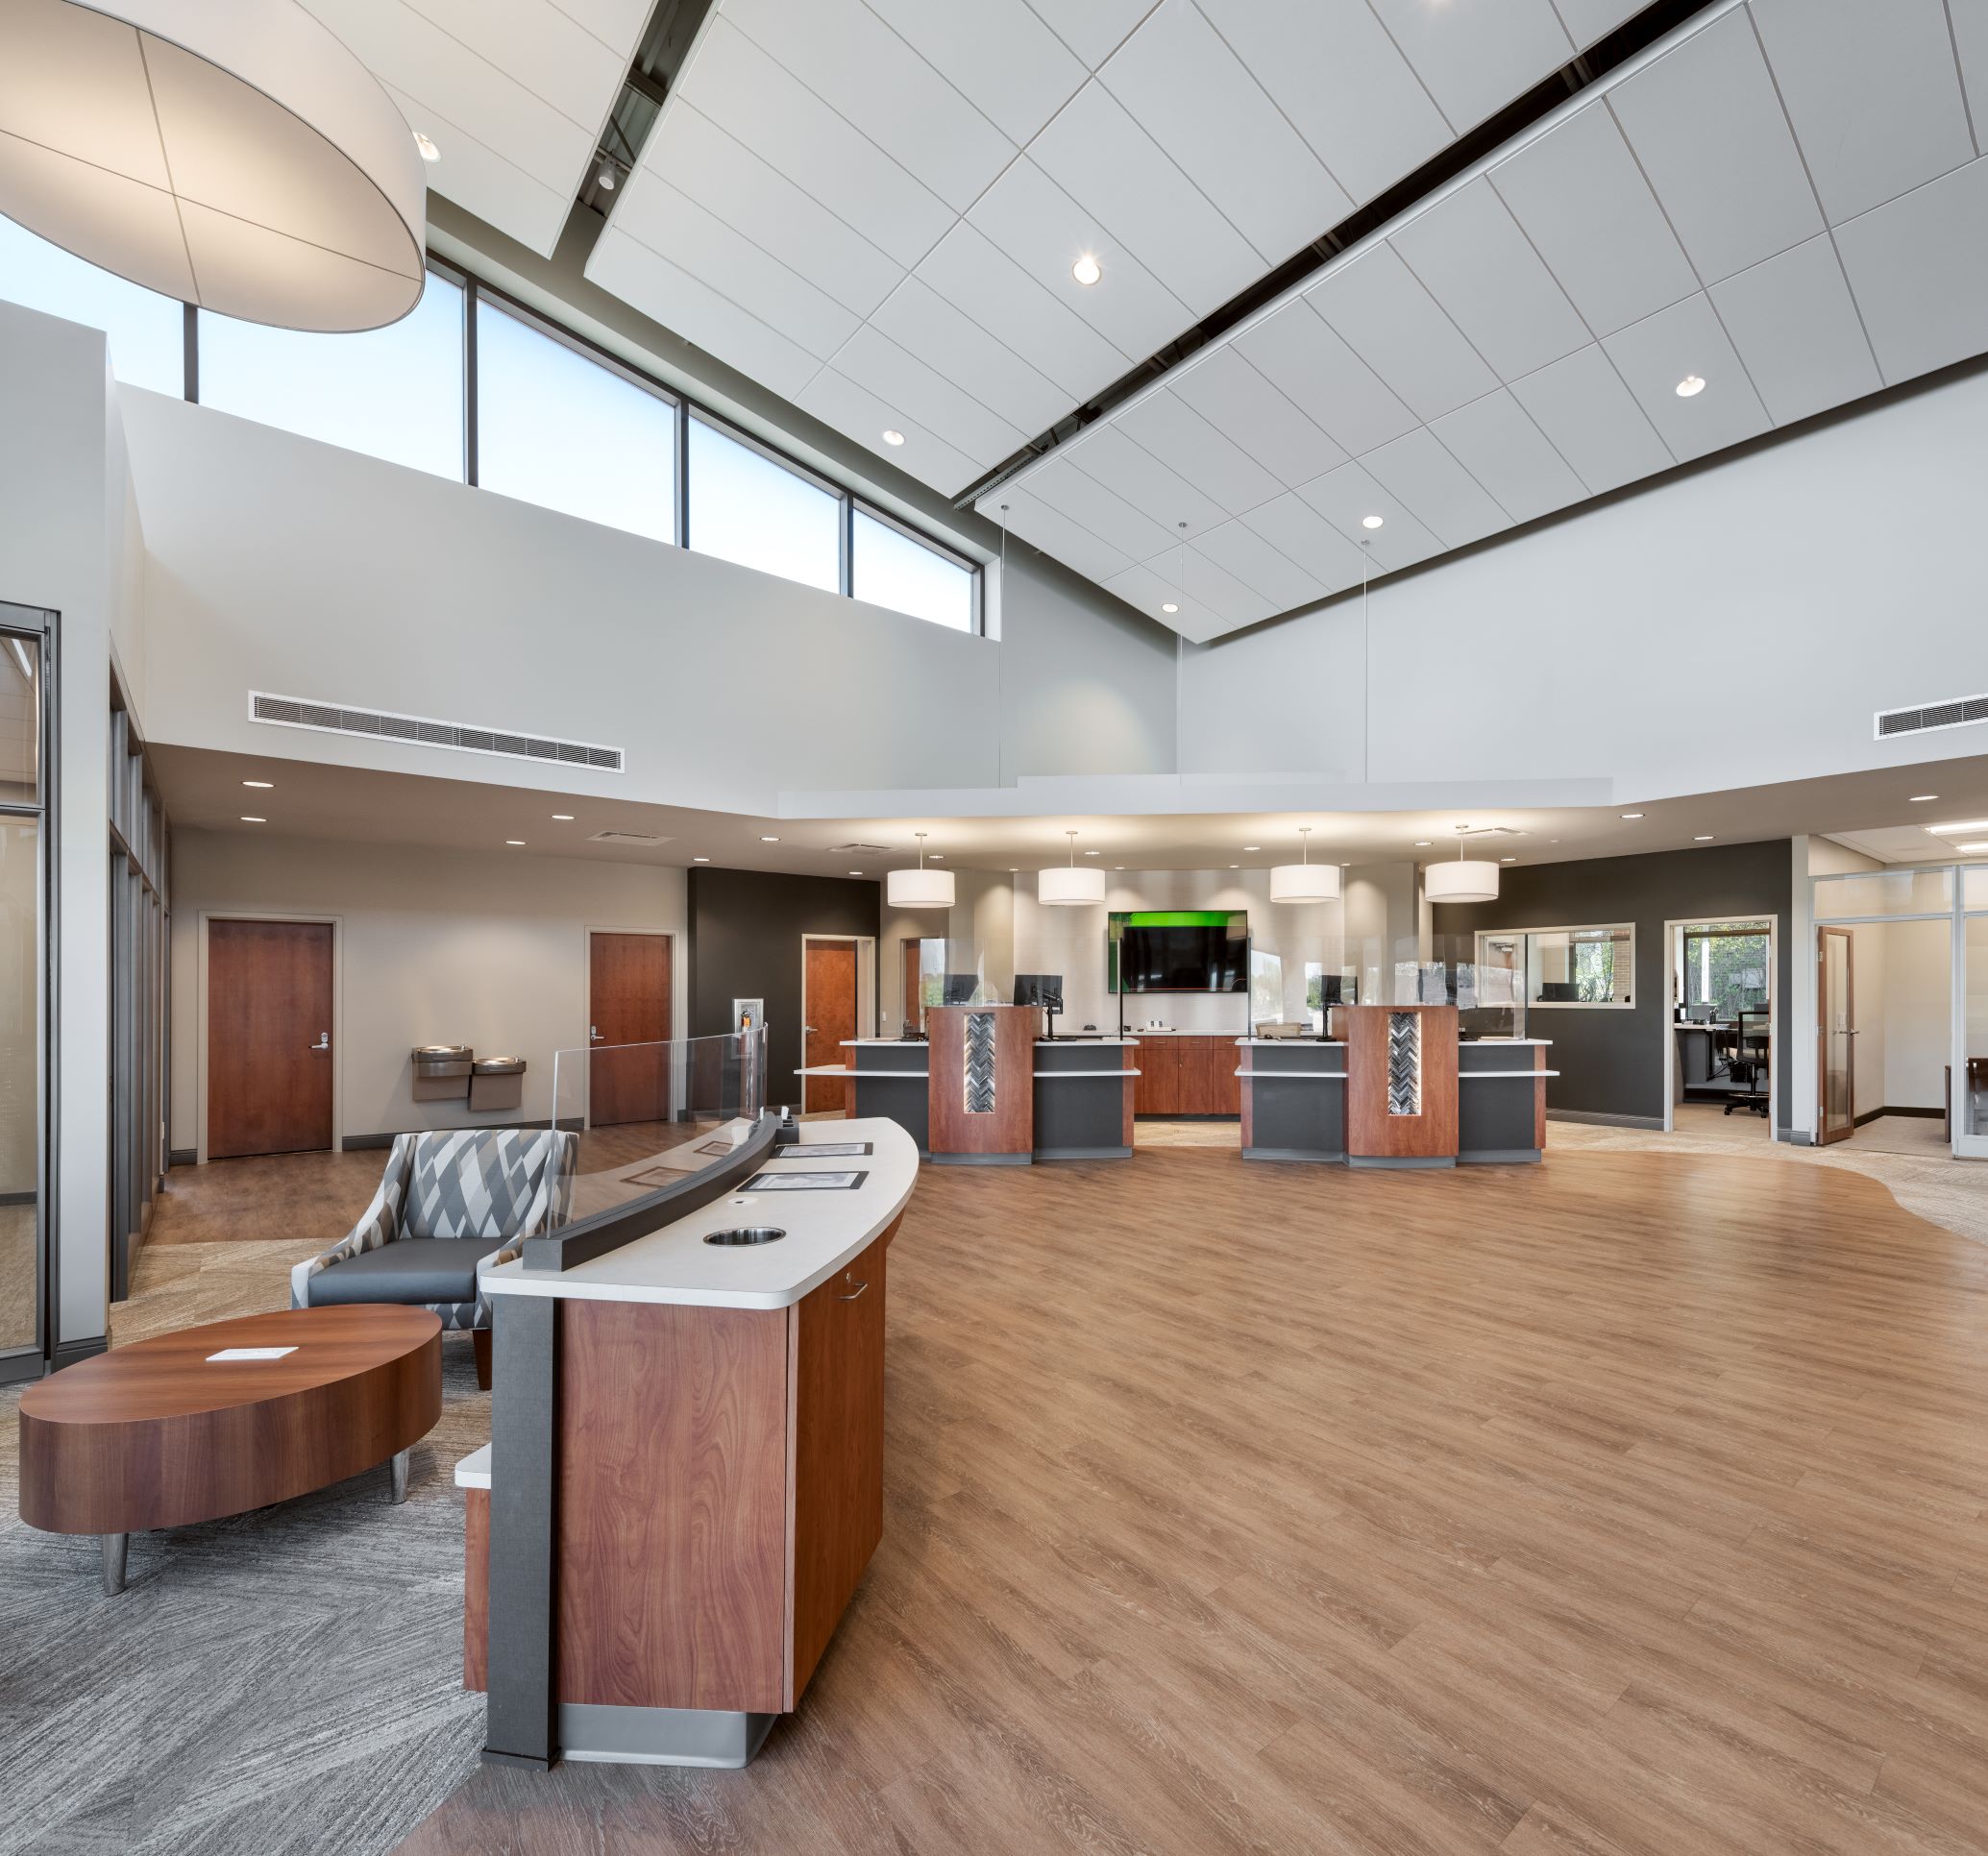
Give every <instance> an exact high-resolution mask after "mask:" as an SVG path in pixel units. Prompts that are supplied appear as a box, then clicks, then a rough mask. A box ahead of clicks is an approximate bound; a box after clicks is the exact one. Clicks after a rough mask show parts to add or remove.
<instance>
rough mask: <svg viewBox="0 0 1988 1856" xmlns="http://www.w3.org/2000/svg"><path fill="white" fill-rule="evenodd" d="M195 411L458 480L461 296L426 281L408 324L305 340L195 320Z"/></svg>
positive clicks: (228, 322) (210, 317) (440, 281)
mask: <svg viewBox="0 0 1988 1856" xmlns="http://www.w3.org/2000/svg"><path fill="white" fill-rule="evenodd" d="M200 401H201V404H203V405H207V406H215V407H218V408H219V409H220V410H221V411H222V412H233V413H238V414H239V415H240V416H241V417H242V418H244V419H256V420H259V421H260V422H261V423H262V424H263V425H265V426H281V427H282V428H283V429H284V430H285V431H294V432H299V433H301V434H302V435H303V436H304V437H306V438H318V439H322V440H323V441H324V442H325V443H326V444H328V445H342V446H344V447H345V449H346V450H347V451H352V452H366V453H367V455H369V456H371V457H383V458H384V459H386V461H387V462H388V463H390V464H406V465H411V466H412V467H413V468H414V469H415V470H417V471H428V472H431V473H432V474H433V475H434V476H453V477H455V478H456V479H458V480H460V478H461V476H462V289H461V286H460V285H458V284H455V283H452V282H451V281H449V280H448V279H447V278H444V277H437V276H436V275H435V274H434V273H433V272H430V274H429V279H428V288H427V289H426V290H425V291H424V292H423V294H422V298H421V302H420V305H418V306H417V307H416V309H415V310H414V312H413V314H412V315H409V316H405V317H403V318H402V319H401V320H400V321H399V322H396V323H391V324H389V325H388V326H387V327H386V328H384V329H374V330H367V331H366V332H365V333H364V334H360V335H309V334H300V333H299V332H298V331H296V330H291V329H267V328H264V327H263V326H262V325H261V324H259V323H253V322H236V321H235V320H234V319H233V317H232V316H217V315H214V314H212V313H210V312H209V311H208V310H205V309H203V310H202V311H201V312H200Z"/></svg>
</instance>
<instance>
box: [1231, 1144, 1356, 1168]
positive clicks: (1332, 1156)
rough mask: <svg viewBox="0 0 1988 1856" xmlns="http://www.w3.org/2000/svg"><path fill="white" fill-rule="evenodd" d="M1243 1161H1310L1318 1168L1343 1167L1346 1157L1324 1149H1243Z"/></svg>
mask: <svg viewBox="0 0 1988 1856" xmlns="http://www.w3.org/2000/svg"><path fill="white" fill-rule="evenodd" d="M1242 1158H1243V1159H1244V1160H1310V1161H1311V1162H1313V1164H1314V1165H1318V1166H1344V1165H1345V1164H1346V1156H1345V1155H1344V1154H1343V1153H1338V1152H1335V1151H1333V1150H1332V1149H1330V1148H1325V1147H1245V1148H1244V1149H1243V1150H1242Z"/></svg>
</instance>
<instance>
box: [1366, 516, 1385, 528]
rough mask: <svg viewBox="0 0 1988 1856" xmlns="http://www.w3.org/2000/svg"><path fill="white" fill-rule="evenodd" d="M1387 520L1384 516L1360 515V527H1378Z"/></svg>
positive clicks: (1383, 524)
mask: <svg viewBox="0 0 1988 1856" xmlns="http://www.w3.org/2000/svg"><path fill="white" fill-rule="evenodd" d="M1386 524H1387V517H1386V516H1362V517H1361V519H1360V525H1361V526H1362V528H1380V527H1383V526H1385V525H1386Z"/></svg>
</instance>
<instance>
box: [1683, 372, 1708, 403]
mask: <svg viewBox="0 0 1988 1856" xmlns="http://www.w3.org/2000/svg"><path fill="white" fill-rule="evenodd" d="M1704 391H1705V382H1704V381H1703V380H1701V379H1699V378H1698V376H1697V375H1695V374H1687V375H1685V376H1684V378H1683V379H1681V380H1680V381H1679V382H1678V398H1679V399H1681V400H1692V399H1696V398H1697V397H1698V395H1699V394H1701V393H1703V392H1704Z"/></svg>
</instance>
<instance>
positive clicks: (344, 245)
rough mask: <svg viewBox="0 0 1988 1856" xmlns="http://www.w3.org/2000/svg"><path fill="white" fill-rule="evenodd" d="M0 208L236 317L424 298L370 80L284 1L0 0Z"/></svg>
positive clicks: (385, 102) (129, 272)
mask: <svg viewBox="0 0 1988 1856" xmlns="http://www.w3.org/2000/svg"><path fill="white" fill-rule="evenodd" d="M0 48H4V51H0V212H4V213H5V214H6V215H7V217H8V218H10V219H12V220H14V221H16V222H17V223H18V224H20V225H23V226H25V227H26V228H27V229H28V230H29V231H30V232H36V233H38V234H39V235H40V236H41V237H43V238H45V239H47V240H49V241H50V242H51V243H52V244H56V245H60V246H61V247H62V249H63V250H64V251H68V252H73V253H74V254H75V255H76V256H78V257H82V258H86V259H87V260H88V261H89V262H90V263H92V264H95V265H97V266H99V267H100V268H101V269H103V270H106V271H112V272H115V273H116V275H117V276H119V277H121V278H127V279H129V280H130V281H132V282H134V283H138V284H142V285H144V287H145V288H146V289H148V290H157V291H158V292H160V295H162V296H168V297H177V298H179V299H180V300H181V301H182V302H183V303H192V304H197V305H200V307H202V308H203V309H211V310H213V311H215V312H216V313H217V314H220V315H224V316H236V317H239V318H240V319H241V320H243V321H245V322H259V323H270V324H274V325H276V326H277V327H280V328H284V329H306V330H328V331H329V330H361V329H378V328H380V326H381V325H383V324H385V323H390V322H397V321H399V320H400V318H401V317H403V316H405V314H406V313H407V312H408V311H409V310H410V309H412V308H413V307H414V305H416V304H417V303H419V302H420V301H421V291H422V285H423V283H424V281H426V276H427V273H426V270H425V268H424V256H423V247H424V244H425V240H426V235H427V227H428V183H427V181H426V179H425V174H424V168H423V163H422V158H421V151H420V150H419V148H418V147H417V146H416V144H415V140H414V135H413V132H412V131H411V130H410V129H409V128H408V126H407V124H406V123H405V121H403V120H402V117H401V112H400V111H399V110H397V109H395V107H394V104H393V100H392V99H391V98H390V97H389V96H388V95H387V94H386V92H385V90H384V89H382V88H381V87H380V81H379V80H378V79H377V78H375V77H374V76H373V74H372V73H371V72H370V71H368V70H367V69H366V67H365V66H364V65H363V64H361V63H360V62H359V61H358V60H357V59H356V58H355V57H354V56H353V54H352V53H351V52H349V51H348V50H347V49H346V48H345V46H344V45H343V44H341V43H340V42H339V41H338V39H336V38H335V37H332V35H331V32H330V31H328V30H327V29H326V28H325V27H324V26H323V25H321V24H320V23H319V22H318V21H317V20H316V19H314V18H312V17H311V15H310V14H309V13H307V12H305V11H304V9H303V8H302V7H301V6H299V5H298V4H297V0H120V3H119V5H118V6H117V8H116V10H115V11H114V12H113V11H110V10H109V9H106V8H103V7H92V6H84V5H80V4H75V3H74V0H0Z"/></svg>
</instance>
